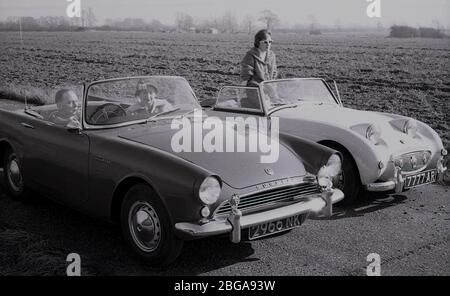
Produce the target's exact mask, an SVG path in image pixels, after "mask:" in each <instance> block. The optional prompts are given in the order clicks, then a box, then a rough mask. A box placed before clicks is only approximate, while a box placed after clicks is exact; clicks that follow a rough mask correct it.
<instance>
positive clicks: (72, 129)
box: [66, 122, 81, 134]
mask: <svg viewBox="0 0 450 296" xmlns="http://www.w3.org/2000/svg"><path fill="white" fill-rule="evenodd" d="M66 129H67V131H68V132H69V133H71V134H81V125H80V124H79V123H78V122H69V123H68V124H67V126H66Z"/></svg>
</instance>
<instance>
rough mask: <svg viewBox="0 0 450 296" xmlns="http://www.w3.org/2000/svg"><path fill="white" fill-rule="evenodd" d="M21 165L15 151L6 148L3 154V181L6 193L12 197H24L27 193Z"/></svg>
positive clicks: (17, 198) (18, 198)
mask: <svg viewBox="0 0 450 296" xmlns="http://www.w3.org/2000/svg"><path fill="white" fill-rule="evenodd" d="M22 172H23V171H22V165H21V161H20V159H19V157H18V156H17V154H16V152H15V151H14V150H12V149H10V148H9V149H7V150H6V151H5V154H4V155H3V183H4V186H5V189H6V193H7V194H8V195H9V196H11V197H12V198H13V199H16V200H22V199H25V198H26V197H27V195H28V193H29V191H28V188H27V187H26V186H25V183H24V180H23V176H22Z"/></svg>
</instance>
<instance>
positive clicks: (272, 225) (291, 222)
mask: <svg viewBox="0 0 450 296" xmlns="http://www.w3.org/2000/svg"><path fill="white" fill-rule="evenodd" d="M302 222H303V219H302V215H295V216H292V217H288V218H285V219H281V220H277V221H272V222H267V223H263V224H258V225H255V226H252V227H250V228H249V230H248V239H249V240H252V239H256V238H259V237H263V236H267V235H271V234H274V233H277V232H281V231H284V230H288V229H291V228H295V227H298V226H300V225H301V224H302Z"/></svg>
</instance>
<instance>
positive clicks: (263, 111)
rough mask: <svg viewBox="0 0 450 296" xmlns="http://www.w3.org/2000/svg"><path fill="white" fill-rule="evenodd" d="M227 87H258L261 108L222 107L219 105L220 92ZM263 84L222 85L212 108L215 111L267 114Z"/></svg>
mask: <svg viewBox="0 0 450 296" xmlns="http://www.w3.org/2000/svg"><path fill="white" fill-rule="evenodd" d="M227 88H239V89H256V90H257V91H258V98H259V103H260V106H261V110H258V109H251V108H244V107H239V108H234V107H221V106H218V105H217V104H218V102H219V98H220V94H221V92H222V91H223V90H224V89H227ZM261 90H262V89H261V86H245V85H225V86H222V87H221V88H220V90H219V92H218V94H217V98H216V103H215V104H214V106H213V107H212V110H214V111H219V112H220V111H224V112H235V113H245V114H253V115H267V112H268V110H267V106H266V105H265V104H263V98H262V96H261Z"/></svg>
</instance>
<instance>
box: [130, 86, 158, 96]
mask: <svg viewBox="0 0 450 296" xmlns="http://www.w3.org/2000/svg"><path fill="white" fill-rule="evenodd" d="M143 93H144V94H149V93H155V94H158V89H157V88H156V86H154V85H152V84H144V83H142V84H138V85H137V89H136V92H135V94H134V95H135V96H136V97H138V96H140V95H141V94H143Z"/></svg>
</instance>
